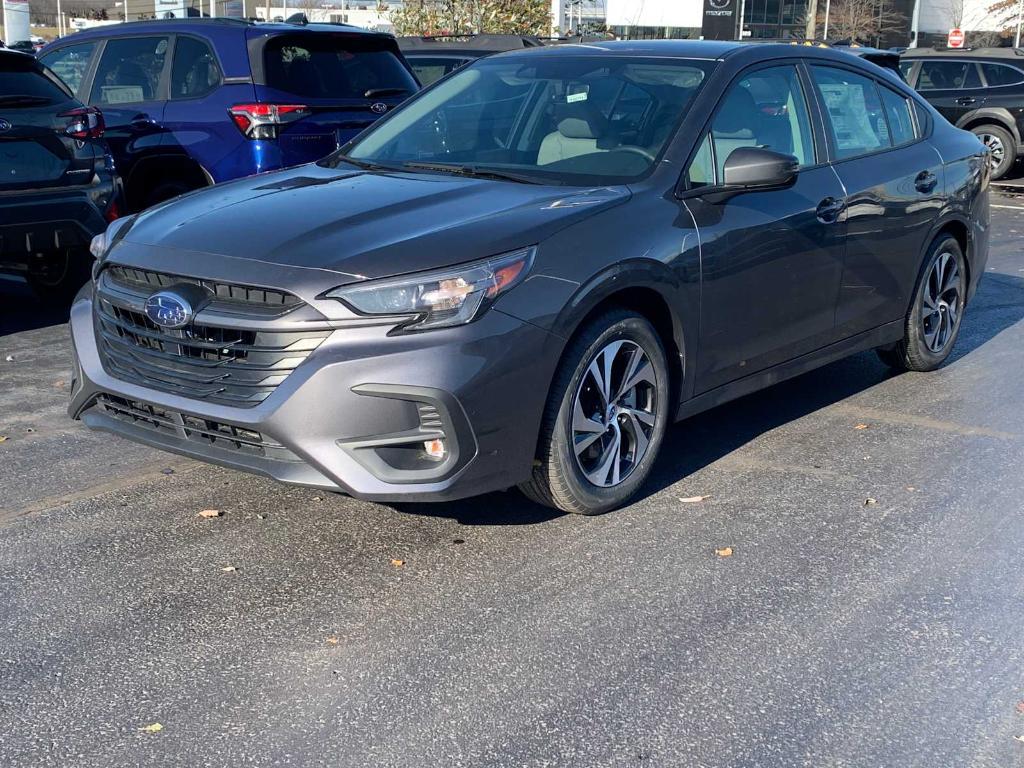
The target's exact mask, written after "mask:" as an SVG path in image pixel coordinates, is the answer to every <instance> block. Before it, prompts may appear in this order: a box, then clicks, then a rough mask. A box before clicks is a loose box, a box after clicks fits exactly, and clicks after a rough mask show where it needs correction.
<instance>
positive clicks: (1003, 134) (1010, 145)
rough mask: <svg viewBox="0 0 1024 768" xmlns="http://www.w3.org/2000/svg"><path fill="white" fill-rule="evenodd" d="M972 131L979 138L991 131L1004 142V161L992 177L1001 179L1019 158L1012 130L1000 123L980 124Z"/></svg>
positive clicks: (994, 170) (995, 169) (993, 171)
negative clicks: (1011, 133) (999, 124)
mask: <svg viewBox="0 0 1024 768" xmlns="http://www.w3.org/2000/svg"><path fill="white" fill-rule="evenodd" d="M971 133H973V134H974V135H975V136H977V137H978V138H979V139H980V138H981V135H982V134H983V133H990V134H992V135H994V136H998V137H999V139H1000V141H1002V142H1003V161H1002V162H1001V163H1000V164H999V165H998V166H997V167H996V168H994V169H993V170H992V179H993V180H994V179H1000V178H1002V177H1003V176H1005V175H1006V174H1007V173H1008V172H1009V170H1010V169H1011V168H1012V167H1013V164H1014V163H1015V162H1016V159H1017V152H1016V144H1015V143H1014V140H1013V136H1012V135H1010V132H1009V131H1007V130H1006V129H1005V128H1003V127H1002V126H998V125H980V126H978V127H976V128H972V129H971Z"/></svg>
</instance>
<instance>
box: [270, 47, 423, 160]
mask: <svg viewBox="0 0 1024 768" xmlns="http://www.w3.org/2000/svg"><path fill="white" fill-rule="evenodd" d="M256 31H258V30H256ZM253 55H254V56H255V57H257V59H258V60H257V61H254V62H253V74H254V78H253V79H254V80H255V82H256V95H257V100H258V101H259V102H261V103H267V104H285V105H301V106H304V107H306V110H305V111H304V112H303V114H306V116H305V117H302V118H300V119H298V120H294V121H291V122H285V123H284V124H282V125H281V126H280V128H279V129H278V137H277V150H278V152H279V154H280V164H281V165H282V166H288V165H297V164H299V163H307V162H312V161H314V160H319V159H320V158H322V157H324V156H326V155H328V154H330V153H331V152H333V151H334V150H335V149H337V148H338V147H339V146H341V145H342V144H345V143H346V142H348V141H349V140H350V139H351V138H353V137H354V136H355V135H356V134H358V133H359V132H360V131H362V130H363V129H364V128H366V127H367V126H369V125H370V124H371V123H373V121H374V120H376V119H378V118H379V117H381V116H382V115H384V114H386V113H387V112H389V111H390V110H391V109H393V108H394V107H396V106H398V105H399V104H401V103H402V102H403V101H404V100H405V99H407V98H408V97H409V96H411V95H412V94H413V93H415V92H416V91H417V90H418V88H419V85H418V84H417V82H416V80H415V78H414V77H413V75H412V73H411V72H410V71H409V70H408V69H407V68H406V66H405V64H404V63H403V62H402V60H401V59H400V58H399V54H398V48H397V45H396V43H395V41H394V39H393V38H390V37H384V36H377V35H370V34H365V33H358V34H352V33H333V32H320V31H312V30H310V31H298V32H293V33H286V34H279V35H273V36H271V37H269V38H268V39H267V40H266V41H265V42H264V44H263V45H262V46H256V47H255V50H254V54H253Z"/></svg>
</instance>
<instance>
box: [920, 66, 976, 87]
mask: <svg viewBox="0 0 1024 768" xmlns="http://www.w3.org/2000/svg"><path fill="white" fill-rule="evenodd" d="M980 87H981V78H980V77H979V76H978V68H977V67H976V66H975V64H974V62H973V61H922V62H921V71H920V72H919V73H918V75H917V90H919V91H946V90H952V89H958V88H980Z"/></svg>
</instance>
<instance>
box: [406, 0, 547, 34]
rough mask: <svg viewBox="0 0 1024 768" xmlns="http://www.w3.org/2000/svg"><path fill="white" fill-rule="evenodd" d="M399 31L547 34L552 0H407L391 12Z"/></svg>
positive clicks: (417, 32) (420, 32)
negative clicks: (550, 1) (550, 0)
mask: <svg viewBox="0 0 1024 768" xmlns="http://www.w3.org/2000/svg"><path fill="white" fill-rule="evenodd" d="M391 23H392V24H393V25H394V26H395V34H397V35H467V34H474V33H480V32H489V33H495V34H510V35H542V34H547V32H548V30H549V28H550V25H551V12H550V3H549V0H406V1H405V3H404V4H403V5H402V6H400V7H398V8H396V9H395V10H394V11H392V13H391Z"/></svg>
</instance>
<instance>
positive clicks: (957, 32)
mask: <svg viewBox="0 0 1024 768" xmlns="http://www.w3.org/2000/svg"><path fill="white" fill-rule="evenodd" d="M946 45H948V46H949V47H950V48H963V47H964V31H963V30H962V29H951V30H949V38H948V39H947V41H946Z"/></svg>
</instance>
